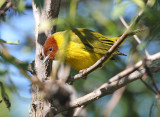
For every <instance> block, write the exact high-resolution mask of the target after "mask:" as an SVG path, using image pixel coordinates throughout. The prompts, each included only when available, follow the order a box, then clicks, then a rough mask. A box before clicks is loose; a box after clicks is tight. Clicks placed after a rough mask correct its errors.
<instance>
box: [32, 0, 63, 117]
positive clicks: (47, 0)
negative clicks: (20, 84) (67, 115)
mask: <svg viewBox="0 0 160 117" xmlns="http://www.w3.org/2000/svg"><path fill="white" fill-rule="evenodd" d="M60 2H61V0H44V6H43V8H41V9H40V7H37V6H36V4H35V3H34V0H32V6H33V14H34V20H35V39H36V40H35V41H36V55H35V69H36V75H37V78H38V79H39V80H40V81H41V82H45V80H47V79H48V76H49V75H50V72H51V70H52V62H51V61H49V62H47V63H45V64H43V63H42V62H43V54H42V53H43V52H42V49H43V45H44V43H45V40H46V39H47V37H48V36H50V35H51V34H53V33H54V32H55V30H56V27H55V26H54V27H52V28H51V29H50V30H46V31H45V32H43V33H39V25H40V24H41V23H42V22H43V21H45V20H48V19H53V18H57V17H58V13H59V9H60ZM31 92H32V104H31V112H30V117H44V116H46V115H47V113H48V111H49V108H50V106H51V105H50V103H49V102H48V101H46V100H44V99H43V98H42V96H41V95H42V94H41V93H40V89H39V87H38V86H35V85H33V86H32V89H31Z"/></svg>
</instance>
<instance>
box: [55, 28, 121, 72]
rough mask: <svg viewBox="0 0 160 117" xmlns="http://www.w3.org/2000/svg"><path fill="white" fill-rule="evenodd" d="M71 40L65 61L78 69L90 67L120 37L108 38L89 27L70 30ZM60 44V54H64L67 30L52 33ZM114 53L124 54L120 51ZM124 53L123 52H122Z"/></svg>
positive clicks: (66, 50)
mask: <svg viewBox="0 0 160 117" xmlns="http://www.w3.org/2000/svg"><path fill="white" fill-rule="evenodd" d="M69 34H70V41H69V43H68V47H66V49H65V55H66V56H65V61H64V62H65V63H67V64H69V65H71V66H72V67H73V68H74V69H76V70H81V69H85V68H88V67H90V66H91V65H93V64H94V63H95V62H96V61H97V60H99V59H100V58H101V57H102V56H103V55H104V54H106V53H107V51H108V49H109V48H110V47H111V46H112V45H113V44H114V43H115V41H116V40H117V39H119V37H114V38H107V37H105V36H104V35H102V34H100V33H98V32H94V31H91V30H88V29H82V28H79V29H73V30H71V31H69ZM52 36H53V37H54V39H55V40H56V42H57V45H58V54H60V55H61V54H64V44H65V39H67V38H66V37H67V31H63V32H57V33H55V34H53V35H52ZM114 54H122V53H120V52H118V51H116V52H114ZM122 55H123V54H122Z"/></svg>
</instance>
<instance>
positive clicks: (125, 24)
mask: <svg viewBox="0 0 160 117" xmlns="http://www.w3.org/2000/svg"><path fill="white" fill-rule="evenodd" d="M120 20H121V22H122V23H123V25H124V26H125V27H126V28H127V29H128V28H129V25H128V24H127V22H126V21H125V20H124V18H123V17H122V16H121V17H120ZM133 37H134V39H135V40H136V41H137V43H138V44H140V43H141V40H140V39H139V38H138V36H137V35H133ZM144 51H145V54H146V56H147V57H148V56H149V53H148V51H147V50H146V49H145V50H144Z"/></svg>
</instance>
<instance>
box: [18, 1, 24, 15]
mask: <svg viewBox="0 0 160 117" xmlns="http://www.w3.org/2000/svg"><path fill="white" fill-rule="evenodd" d="M24 9H25V1H24V0H19V2H18V4H17V10H18V12H20V13H23V11H24Z"/></svg>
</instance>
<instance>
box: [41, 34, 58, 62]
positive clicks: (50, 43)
mask: <svg viewBox="0 0 160 117" xmlns="http://www.w3.org/2000/svg"><path fill="white" fill-rule="evenodd" d="M43 51H44V55H45V59H44V61H43V63H44V62H46V61H47V60H48V59H51V60H54V59H55V56H56V53H57V51H58V45H57V42H56V40H55V39H54V37H53V36H50V37H49V38H48V39H47V40H46V42H45V44H44V48H43Z"/></svg>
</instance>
